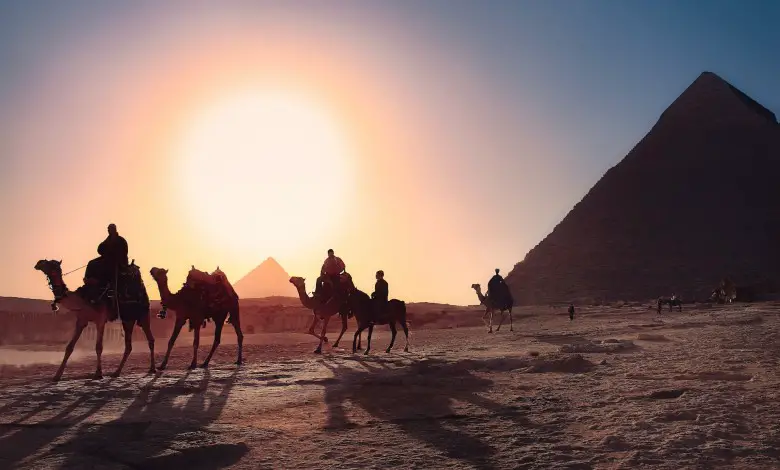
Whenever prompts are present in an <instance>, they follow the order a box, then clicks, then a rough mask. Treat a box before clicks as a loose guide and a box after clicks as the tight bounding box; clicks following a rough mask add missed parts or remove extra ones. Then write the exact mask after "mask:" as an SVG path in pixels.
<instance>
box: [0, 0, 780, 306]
mask: <svg viewBox="0 0 780 470" xmlns="http://www.w3.org/2000/svg"><path fill="white" fill-rule="evenodd" d="M66 4H67V5H66ZM778 24H780V2H776V1H766V2H759V1H747V2H736V1H728V2H726V1H706V2H705V1H692V0H691V1H686V2H680V1H659V0H652V1H644V2H642V1H632V2H617V1H595V0H594V1H574V0H572V1H533V2H531V1H520V0H512V1H503V2H502V1H490V2H477V1H457V0H441V1H430V0H429V1H426V2H421V1H386V2H379V1H365V0H364V1H341V2H336V1H325V0H317V1H295V2H293V1H285V2H281V1H279V2H262V1H219V2H217V1H213V2H193V1H168V2H157V1H154V2H151V1H148V2H142V1H134V2H121V3H120V2H108V1H97V0H95V1H90V2H77V1H69V2H60V1H39V0H36V1H16V2H10V1H9V2H2V3H0V64H2V65H1V66H0V155H1V156H2V160H0V201H2V205H0V227H1V228H2V234H3V235H2V236H3V239H2V241H3V243H2V244H0V263H2V269H0V295H5V296H24V297H37V298H47V299H48V298H50V297H51V294H50V293H49V291H48V289H47V287H46V282H45V279H44V277H43V275H42V274H41V273H40V272H37V271H34V270H33V265H34V264H35V262H36V261H37V260H38V259H41V258H57V259H60V258H61V259H63V260H64V261H63V264H64V268H65V269H66V270H69V269H72V268H76V267H78V266H81V265H82V264H84V263H86V261H88V260H89V259H91V258H93V257H95V256H96V251H95V250H96V247H97V244H98V243H99V242H100V241H101V240H102V239H103V238H104V237H105V227H106V225H107V224H108V223H109V222H114V223H116V224H117V225H118V227H119V231H120V233H121V234H122V235H124V236H125V237H126V238H127V240H128V242H129V245H130V256H131V258H135V259H136V263H137V264H139V265H140V266H141V267H142V269H143V271H144V273H145V274H148V270H149V269H150V268H151V267H152V266H158V267H165V268H168V269H170V275H171V280H172V284H173V286H172V288H174V290H175V289H176V288H177V287H178V285H180V283H181V281H182V280H183V277H184V275H185V274H186V271H187V269H188V268H189V266H190V265H191V264H195V265H196V267H199V268H201V269H208V270H213V269H214V268H215V267H216V265H220V267H221V268H222V269H223V270H224V271H226V272H227V274H228V275H229V277H230V278H231V279H232V280H234V281H235V280H237V279H238V278H239V277H241V276H243V275H244V274H245V273H246V272H248V271H249V270H250V269H252V268H253V267H254V266H255V265H257V264H258V263H259V262H261V261H262V260H263V259H265V258H266V257H268V256H273V257H275V258H276V259H277V260H278V261H279V262H280V263H281V264H282V266H284V267H285V269H286V270H287V271H288V272H289V273H290V274H291V275H301V276H304V277H307V278H309V279H312V280H313V279H314V277H315V276H316V274H317V272H318V271H319V267H320V265H321V263H322V260H323V259H324V257H325V255H326V253H325V252H326V250H327V249H328V248H334V249H335V250H336V253H337V254H338V255H340V256H341V257H342V258H343V259H344V261H345V262H346V264H347V268H348V270H349V271H350V272H351V273H352V274H353V276H354V277H355V279H356V282H357V284H358V287H360V288H362V289H363V290H366V291H369V292H370V290H371V289H372V288H373V273H374V271H375V270H377V269H384V271H385V273H386V278H387V280H388V281H389V283H390V293H391V297H397V298H402V299H405V300H408V301H438V302H450V303H461V304H464V303H475V300H476V298H475V295H474V293H473V291H472V290H471V289H470V288H469V286H470V285H471V284H472V283H474V282H481V283H482V284H483V285H484V284H486V283H487V280H488V279H489V277H490V275H491V274H492V270H493V269H494V268H496V267H499V268H501V269H502V272H503V273H504V274H506V273H508V272H509V270H510V269H511V268H512V266H513V265H514V263H515V262H517V261H520V260H521V259H522V258H523V257H524V255H525V253H526V252H527V251H528V250H529V249H530V248H532V247H533V246H534V245H535V244H536V243H538V242H539V241H540V240H541V239H542V238H543V237H544V236H545V235H546V234H547V233H549V232H550V230H551V229H552V228H553V227H554V226H555V225H556V224H557V223H558V222H559V221H560V220H561V219H562V218H563V216H565V214H566V213H567V212H568V210H569V209H570V208H571V207H572V206H573V205H574V204H575V203H576V202H578V201H579V200H580V199H581V198H582V196H583V195H584V194H585V193H586V192H587V190H588V189H589V188H590V187H591V186H592V185H593V184H594V183H595V182H596V181H597V180H598V178H599V177H600V176H601V175H602V174H603V173H604V171H606V170H607V169H608V168H609V167H611V166H613V165H615V164H616V163H617V162H618V161H620V159H621V158H622V157H623V156H625V154H626V153H627V152H628V151H629V150H630V149H631V148H632V147H633V146H634V144H635V143H636V142H637V141H638V140H639V139H640V138H641V137H642V136H643V135H644V134H645V133H646V132H647V131H648V130H649V129H650V127H651V126H652V125H653V123H654V122H655V121H656V119H657V118H658V116H659V115H660V114H661V112H662V111H663V110H664V109H665V108H666V106H668V105H669V104H670V103H671V102H672V100H674V98H675V97H676V96H677V95H679V93H681V92H682V91H683V90H684V89H685V87H687V86H688V85H689V84H690V82H692V81H693V80H694V79H695V78H696V77H697V76H698V74H699V73H700V72H702V71H704V70H709V71H713V72H715V73H717V74H719V75H720V76H722V77H723V78H725V79H726V80H729V81H730V82H731V83H732V84H734V85H735V86H737V87H739V88H740V89H742V90H743V91H745V92H746V93H747V94H748V95H750V96H752V97H753V98H754V99H756V100H757V101H759V102H760V103H762V104H763V105H764V106H766V107H768V108H769V109H771V110H773V111H775V112H778V111H780V86H779V85H778V83H780V82H778V77H780V61H778V60H777V54H778V51H780V36H778V34H777V29H776V26H777V25H778ZM269 97H270V98H269ZM247 103H248V104H247ZM277 117H278V119H277ZM218 152H219V153H221V154H220V155H216V153H218ZM319 157H322V160H319ZM323 162H324V163H323ZM222 207H224V210H220V208H222ZM255 241H256V243H255ZM81 276H82V273H81V272H79V273H77V274H73V275H71V276H69V277H67V278H66V281H67V282H69V285H70V287H71V288H75V287H77V286H78V285H80V281H81ZM146 280H147V284H148V288H149V290H150V294H151V295H152V297H153V298H158V293H157V289H156V287H155V286H154V285H153V284H152V283H151V281H150V279H149V277H148V275H147V277H146ZM310 288H311V286H310Z"/></svg>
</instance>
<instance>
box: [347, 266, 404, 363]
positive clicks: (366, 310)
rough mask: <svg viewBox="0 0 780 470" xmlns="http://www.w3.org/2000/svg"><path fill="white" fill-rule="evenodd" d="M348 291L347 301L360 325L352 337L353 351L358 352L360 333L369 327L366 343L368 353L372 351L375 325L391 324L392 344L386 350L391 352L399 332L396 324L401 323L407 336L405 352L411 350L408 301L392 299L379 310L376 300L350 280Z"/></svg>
mask: <svg viewBox="0 0 780 470" xmlns="http://www.w3.org/2000/svg"><path fill="white" fill-rule="evenodd" d="M346 287H347V292H348V293H349V295H348V297H347V302H348V304H349V309H350V311H352V313H353V314H354V315H355V319H356V320H357V323H358V327H357V331H355V337H354V338H353V339H352V352H353V353H354V352H357V341H358V339H359V337H360V333H361V332H362V331H363V330H365V329H366V328H368V343H367V344H366V352H365V353H364V354H368V353H369V351H371V335H372V334H373V332H374V325H390V332H391V333H392V337H391V338H390V344H389V345H388V346H387V349H386V350H385V352H388V353H389V352H390V350H391V349H392V348H393V344H394V343H395V335H396V333H397V331H396V328H395V324H396V323H399V324H400V325H401V328H403V329H404V335H405V336H406V345H405V346H404V352H408V351H409V328H408V326H407V324H406V303H405V302H404V301H402V300H398V299H391V300H390V301H389V302H388V303H387V305H386V306H385V308H384V310H383V311H381V312H379V311H377V309H376V306H375V304H374V301H373V300H372V299H371V297H369V296H368V294H366V293H365V292H363V291H361V290H360V289H358V288H357V287H355V285H354V284H353V283H352V282H351V280H350V281H349V283H348V285H347V286H346Z"/></svg>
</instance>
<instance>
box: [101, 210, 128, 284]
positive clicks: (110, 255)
mask: <svg viewBox="0 0 780 470" xmlns="http://www.w3.org/2000/svg"><path fill="white" fill-rule="evenodd" d="M97 251H98V254H99V255H100V256H101V258H103V267H104V273H105V276H106V277H105V278H104V279H106V280H107V281H108V282H109V283H110V284H111V286H112V287H114V289H116V288H117V281H118V278H119V271H120V270H121V269H123V268H124V267H126V266H127V264H128V263H127V240H125V239H124V237H122V236H121V235H119V232H117V230H116V225H114V224H109V226H108V237H106V239H105V240H103V241H102V242H101V243H100V245H98V249H97Z"/></svg>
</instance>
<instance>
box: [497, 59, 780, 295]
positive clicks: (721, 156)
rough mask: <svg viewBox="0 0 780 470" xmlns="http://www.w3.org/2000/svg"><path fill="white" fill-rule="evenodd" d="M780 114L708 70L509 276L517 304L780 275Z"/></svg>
mask: <svg viewBox="0 0 780 470" xmlns="http://www.w3.org/2000/svg"><path fill="white" fill-rule="evenodd" d="M778 175H780V125H778V124H777V121H776V118H775V115H774V114H773V113H772V112H770V111H769V110H767V109H766V108H764V107H763V106H761V105H760V104H758V103H757V102H756V101H754V100H753V99H751V98H750V97H748V96H747V95H746V94H744V93H743V92H741V91H740V90H738V89H737V88H735V87H734V86H732V85H731V84H729V83H727V82H726V81H725V80H723V79H722V78H720V77H719V76H717V75H715V74H714V73H711V72H704V73H702V74H701V75H700V76H699V77H698V78H697V79H696V80H695V81H694V82H693V83H692V84H691V85H690V86H689V87H688V88H687V89H686V90H685V91H684V92H683V93H682V94H681V95H680V96H679V97H678V98H677V99H676V100H675V101H674V102H673V103H672V104H671V105H670V106H669V107H668V108H667V109H666V111H664V113H663V114H662V115H661V117H660V118H659V120H658V122H657V123H656V124H655V125H654V126H653V128H652V129H651V130H650V132H649V133H648V134H647V135H646V136H645V137H644V138H643V139H642V140H641V141H640V142H639V143H638V144H637V145H636V146H635V147H634V148H633V149H632V150H631V151H630V152H629V153H628V155H627V156H626V157H625V158H624V159H623V160H622V161H621V162H620V163H618V164H617V165H615V166H614V167H612V168H611V169H610V170H608V171H607V172H606V173H605V174H604V176H603V177H602V178H601V179H600V180H599V181H598V182H597V183H596V185H595V186H593V188H591V189H590V191H589V192H588V193H587V194H586V195H585V197H584V198H583V199H582V200H581V201H580V202H579V203H577V204H576V205H575V206H574V208H572V210H571V211H570V212H569V213H568V214H567V215H566V217H565V218H564V219H563V220H562V221H561V222H560V223H559V224H558V225H557V226H556V227H555V228H554V229H553V231H552V233H550V234H549V235H548V236H547V237H546V238H545V239H544V240H542V241H541V242H540V243H539V244H538V245H537V246H536V247H534V248H533V249H532V250H531V251H529V252H528V254H527V255H526V256H525V259H523V261H521V262H520V263H517V264H516V265H515V267H514V269H513V270H512V272H511V273H509V275H508V276H507V279H506V280H507V283H508V284H509V285H510V287H511V289H512V293H513V296H514V298H515V302H516V303H517V304H520V305H529V304H544V303H551V302H568V301H583V300H586V299H588V300H590V299H595V298H601V299H605V300H610V299H611V300H647V299H651V298H654V297H658V296H661V295H666V296H668V295H672V294H673V293H674V294H676V295H678V296H681V297H683V299H687V300H691V299H703V298H705V297H707V296H709V294H710V292H711V291H712V289H713V288H714V287H715V285H717V283H718V282H719V281H720V280H721V279H722V278H723V277H726V276H728V277H730V278H731V279H732V280H733V281H734V282H735V283H737V285H752V286H761V287H760V288H759V290H763V291H774V290H775V285H776V284H778V282H777V281H778V280H779V278H780V265H778V262H779V261H780V251H779V250H778V244H779V243H780V184H778V182H777V178H778Z"/></svg>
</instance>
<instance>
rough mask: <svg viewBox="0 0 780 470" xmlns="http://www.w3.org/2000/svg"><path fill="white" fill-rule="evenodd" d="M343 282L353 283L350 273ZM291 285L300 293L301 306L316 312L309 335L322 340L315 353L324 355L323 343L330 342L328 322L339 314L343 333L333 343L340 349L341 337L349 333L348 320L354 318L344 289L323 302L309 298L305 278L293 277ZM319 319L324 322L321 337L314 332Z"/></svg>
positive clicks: (342, 276)
mask: <svg viewBox="0 0 780 470" xmlns="http://www.w3.org/2000/svg"><path fill="white" fill-rule="evenodd" d="M341 282H342V283H345V282H347V283H351V282H352V276H350V275H349V274H348V273H344V274H342V275H341ZM290 284H292V285H293V286H295V290H296V291H298V297H299V298H300V299H301V304H302V305H303V306H304V307H305V308H308V309H309V310H311V311H312V312H314V319H313V321H312V323H311V327H310V328H309V331H307V333H308V334H310V335H312V336H314V337H315V338H317V339H319V340H320V344H319V345H318V346H317V349H315V350H314V353H315V354H321V353H322V343H327V342H328V338H327V336H325V334H326V331H327V328H328V321H329V320H330V317H332V316H333V315H335V314H337V313H338V314H339V315H340V316H341V333H339V337H338V339H336V342H335V343H333V347H334V348H335V347H338V345H339V341H341V337H342V336H344V332H345V331H347V319H348V318H349V317H350V316H352V315H351V314H352V312H350V309H349V307H348V306H347V304H346V292H345V291H344V289H335V291H334V293H333V295H332V296H331V298H329V299H328V300H327V301H325V302H322V301H321V300H320V299H319V298H318V297H313V296H309V294H307V293H306V279H305V278H302V277H296V276H293V277H291V278H290ZM318 319H320V320H323V321H324V323H323V325H322V334H320V335H317V333H315V332H314V327H315V326H316V324H317V320H318Z"/></svg>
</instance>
